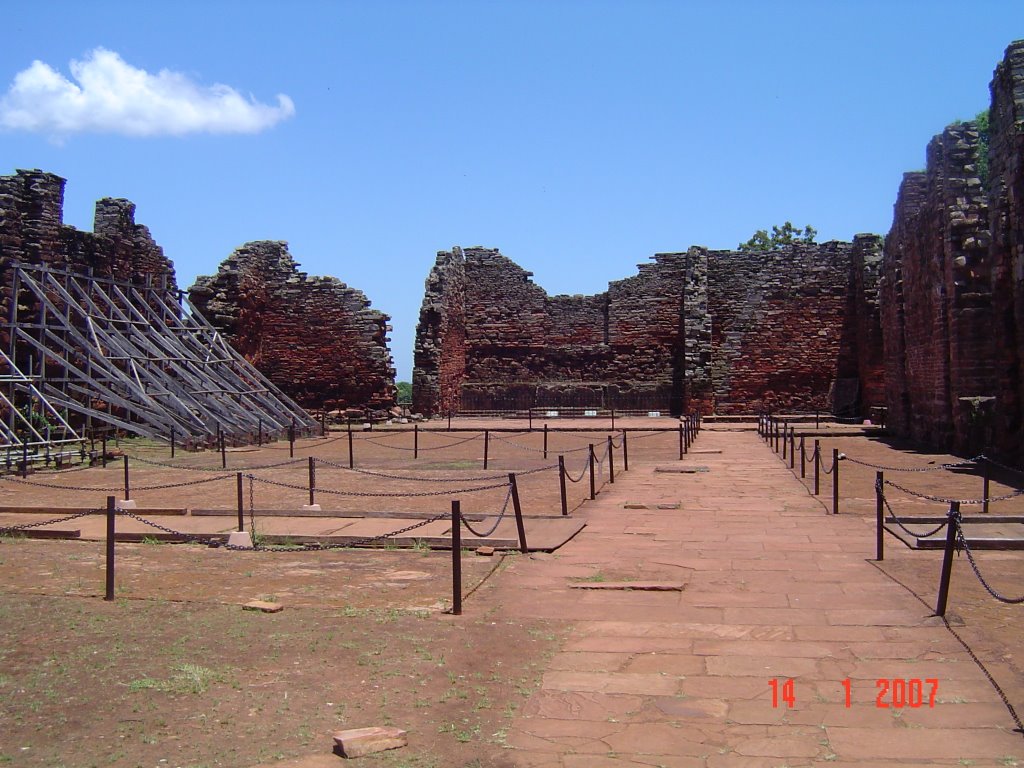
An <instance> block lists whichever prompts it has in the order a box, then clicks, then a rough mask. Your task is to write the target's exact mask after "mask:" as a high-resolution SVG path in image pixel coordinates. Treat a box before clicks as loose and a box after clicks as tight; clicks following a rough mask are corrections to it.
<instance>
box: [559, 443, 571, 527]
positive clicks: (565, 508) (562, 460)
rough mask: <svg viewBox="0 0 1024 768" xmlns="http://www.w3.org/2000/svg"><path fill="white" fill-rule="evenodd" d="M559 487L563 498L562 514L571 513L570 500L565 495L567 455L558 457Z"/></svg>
mask: <svg viewBox="0 0 1024 768" xmlns="http://www.w3.org/2000/svg"><path fill="white" fill-rule="evenodd" d="M558 489H559V491H560V493H561V498H562V514H563V515H568V514H569V501H568V499H566V497H565V456H559V457H558Z"/></svg>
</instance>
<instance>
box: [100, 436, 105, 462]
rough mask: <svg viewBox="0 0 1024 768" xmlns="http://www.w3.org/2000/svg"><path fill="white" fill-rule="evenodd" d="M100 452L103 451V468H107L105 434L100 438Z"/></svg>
mask: <svg viewBox="0 0 1024 768" xmlns="http://www.w3.org/2000/svg"><path fill="white" fill-rule="evenodd" d="M100 450H101V451H103V467H104V468H106V466H107V433H106V432H104V433H103V435H102V437H101V438H100Z"/></svg>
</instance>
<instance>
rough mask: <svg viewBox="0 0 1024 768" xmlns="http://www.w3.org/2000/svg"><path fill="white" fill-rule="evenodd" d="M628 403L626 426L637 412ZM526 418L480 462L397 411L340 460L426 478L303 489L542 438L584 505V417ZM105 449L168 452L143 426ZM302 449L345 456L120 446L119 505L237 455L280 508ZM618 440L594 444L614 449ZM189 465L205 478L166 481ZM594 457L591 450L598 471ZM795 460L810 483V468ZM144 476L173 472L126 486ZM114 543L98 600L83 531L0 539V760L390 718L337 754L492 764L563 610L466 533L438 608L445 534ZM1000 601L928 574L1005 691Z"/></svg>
mask: <svg viewBox="0 0 1024 768" xmlns="http://www.w3.org/2000/svg"><path fill="white" fill-rule="evenodd" d="M638 422H639V423H638V424H637V428H638V429H639V428H642V427H644V426H647V425H648V422H645V421H643V420H638ZM490 424H491V426H507V425H506V424H505V423H501V422H491V423H490ZM627 424H628V425H629V426H631V427H632V426H633V424H629V423H628V422H627ZM535 426H538V425H536V424H535ZM560 426H571V425H565V424H563V425H560ZM826 434H827V431H825V430H822V432H821V433H820V435H821V439H822V440H823V443H822V445H823V450H824V452H825V454H826V456H829V457H830V455H831V448H832V447H833V445H835V446H836V447H838V448H839V449H840V450H842V451H844V452H845V453H847V454H848V455H849V456H850V457H853V458H857V459H860V460H863V461H866V462H877V463H879V464H891V463H893V462H894V461H897V460H898V461H901V462H905V464H901V465H900V466H908V467H918V466H928V465H929V462H935V463H942V462H943V461H945V460H947V459H949V458H953V457H943V456H937V455H933V454H918V453H913V452H900V453H894V451H893V450H892V448H891V447H890V446H889V445H887V444H885V443H882V442H879V441H875V440H869V439H865V438H863V437H849V438H829V437H826ZM467 438H469V439H467ZM542 439H543V436H542V433H540V432H538V431H535V432H533V433H531V434H519V435H510V434H501V435H500V437H498V436H496V434H492V435H491V436H490V440H489V444H488V454H489V455H488V465H489V466H488V470H486V471H485V470H483V468H482V458H483V440H482V436H480V435H477V436H476V437H473V435H472V434H471V433H458V432H452V433H444V434H423V433H421V434H420V454H419V456H418V457H417V458H415V459H414V458H413V457H412V456H411V447H412V441H411V436H410V435H408V434H407V433H406V434H404V435H388V434H386V433H379V434H378V433H376V432H375V433H360V434H359V435H358V436H357V437H355V441H354V451H355V457H356V468H357V469H359V468H363V469H368V470H371V471H377V472H383V473H386V474H393V475H399V476H402V475H409V476H413V475H416V476H418V477H424V476H426V477H430V478H431V480H430V482H426V483H424V482H417V483H412V482H411V481H410V483H409V484H408V485H406V483H405V482H404V481H402V480H396V479H394V477H391V478H386V477H379V476H375V475H353V474H352V473H349V472H347V471H346V470H344V469H337V468H333V467H321V466H319V465H318V468H317V486H318V488H319V489H321V491H320V492H318V494H319V495H318V497H317V501H318V502H319V503H321V504H322V505H323V506H324V508H325V509H338V510H347V511H353V512H355V511H358V512H365V513H368V514H371V513H373V512H375V511H377V512H379V511H399V512H425V511H433V510H438V511H442V510H443V509H445V507H446V506H447V504H448V503H449V499H450V498H451V497H450V496H449V495H448V493H447V492H448V491H449V490H450V489H451V488H452V487H453V485H454V486H455V487H456V488H464V487H471V486H472V485H473V484H474V483H478V484H479V483H482V482H483V481H480V480H479V479H476V478H481V477H486V476H488V475H491V476H493V475H495V474H501V473H507V472H511V471H516V472H526V471H528V470H531V469H541V468H544V467H546V466H550V465H551V464H552V463H553V462H554V461H557V459H556V458H555V457H557V455H558V452H562V454H563V455H564V456H565V460H566V467H567V469H568V471H569V474H570V476H572V477H579V478H580V482H578V483H575V484H570V508H571V509H573V510H575V511H574V514H575V515H579V516H581V517H584V518H585V515H586V505H585V503H584V500H585V498H586V496H587V493H588V490H589V488H588V479H587V478H586V476H585V474H584V461H585V455H586V451H587V445H588V444H589V443H591V442H593V443H596V444H597V450H598V452H599V453H601V452H602V451H603V448H602V441H603V440H604V439H605V435H604V434H601V433H586V432H577V433H573V434H557V435H556V434H554V433H551V434H549V457H548V459H544V457H543V454H542V453H541V451H542V450H543V447H542ZM458 441H464V442H458ZM118 448H119V449H124V450H126V451H127V452H128V453H129V454H131V455H132V456H136V457H141V458H144V459H147V460H149V461H159V462H164V463H169V462H168V460H169V456H168V453H167V450H166V448H161V447H154V446H148V445H145V444H140V443H127V444H123V445H121V446H118ZM696 448H697V449H699V442H698V444H697V446H696ZM677 452H678V439H677V436H676V435H675V434H674V433H668V434H650V433H648V434H646V435H644V434H640V433H638V434H637V435H635V436H633V435H631V436H630V439H629V455H630V460H631V461H638V462H660V461H669V460H672V459H674V458H676V457H677ZM309 455H315V456H316V457H317V458H318V459H326V460H327V461H333V462H335V463H340V464H343V465H345V466H347V462H348V445H347V435H341V436H338V435H334V436H332V437H330V438H326V439H324V438H321V439H312V440H305V441H301V442H300V443H299V444H298V445H297V447H296V459H297V460H298V461H297V462H296V463H295V464H289V465H286V466H279V467H273V468H269V469H249V468H251V467H258V466H261V465H266V464H272V463H278V462H282V461H288V446H287V444H284V445H282V444H276V445H273V446H269V447H264V448H263V449H262V450H237V451H231V452H229V454H228V457H227V459H228V469H227V472H225V473H221V472H219V471H215V472H212V473H200V472H199V471H195V469H184V468H183V467H193V468H204V469H212V470H219V468H220V456H219V455H217V454H213V453H205V454H195V455H190V456H184V457H183V456H182V455H181V454H179V456H178V457H176V459H175V462H174V463H175V464H176V465H180V466H179V467H176V468H171V467H167V466H159V465H155V464H144V463H143V462H140V461H134V460H133V461H132V462H131V463H130V466H131V483H132V486H133V488H136V489H138V490H136V491H134V492H133V493H132V498H133V499H138V500H139V503H140V506H142V507H161V506H174V507H203V508H210V507H219V508H222V509H226V510H230V509H233V508H234V507H235V504H236V497H235V477H234V474H233V473H234V472H236V471H244V472H246V473H251V474H253V475H255V476H257V477H260V478H264V479H266V480H270V481H275V482H279V483H283V484H285V485H272V484H269V483H267V482H262V481H254V482H253V487H254V494H253V495H254V496H255V499H254V501H253V506H254V507H256V508H257V509H259V508H282V507H290V508H295V507H297V506H298V505H300V504H304V503H307V501H308V498H307V491H306V486H305V484H306V481H307V475H306V472H307V467H306V463H307V461H306V457H308V456H309ZM621 459H622V456H621V452H620V451H617V452H616V453H615V461H616V465H617V467H619V468H621V463H620V462H621ZM243 468H244V469H243ZM619 471H621V469H620V470H619ZM874 471H875V470H874V469H871V468H869V467H865V466H862V465H858V464H855V463H853V462H844V463H843V464H842V467H841V484H842V485H841V487H842V489H843V490H842V504H843V507H842V510H841V511H842V514H852V515H862V516H864V517H865V518H871V519H873V516H874V491H873V487H874ZM798 473H799V470H797V474H798ZM207 476H209V477H216V478H218V479H217V480H216V481H213V482H208V483H201V484H198V485H191V484H190V485H178V484H179V483H193V482H195V480H196V479H199V480H204V479H206V478H207ZM893 477H895V475H893ZM29 479H30V480H32V481H34V482H46V483H48V484H51V485H60V486H62V487H61V488H59V489H58V488H48V487H42V486H39V485H26V484H21V483H17V482H0V505H7V506H11V505H30V504H31V505H36V506H40V505H42V506H47V507H51V508H59V507H68V506H77V505H91V504H96V505H97V506H99V504H100V503H101V502H102V500H103V498H104V497H105V495H106V494H107V493H108V492H116V491H117V490H118V489H119V487H120V483H121V481H122V479H123V469H122V467H121V466H120V465H117V466H110V467H108V468H107V469H101V468H95V469H89V470H85V471H79V472H66V473H60V474H57V475H55V474H54V473H49V474H43V473H38V474H35V475H32V476H31V477H30V478H29ZM608 479H609V478H608V476H607V470H606V471H605V474H603V475H602V476H601V477H600V478H599V484H603V483H604V482H607V480H608ZM452 481H458V482H457V483H453V482H452ZM804 482H805V483H806V484H807V486H808V489H809V490H808V492H810V482H811V480H810V473H808V477H807V479H806V480H805V481H804ZM830 482H831V478H830V477H826V476H823V478H822V495H821V497H820V498H821V500H822V502H823V508H822V512H823V514H826V513H827V511H828V506H829V505H830V503H831V495H830V488H831V486H830V485H829V483H830ZM905 482H906V484H907V485H908V486H910V485H913V487H914V488H921V489H922V490H928V491H930V492H931V493H949V494H964V496H963V497H964V498H966V497H968V496H977V495H980V485H979V482H980V481H979V480H978V478H977V477H974V476H968V475H965V474H963V473H949V472H929V473H922V474H920V475H914V476H913V481H911V480H905ZM157 485H169V486H173V487H167V488H154V489H152V490H143V489H144V488H147V487H150V486H157ZM286 486H293V487H286ZM1013 487H1015V486H1014V479H1013V478H1012V477H1010V478H1001V479H999V480H998V481H997V482H995V483H993V488H992V493H993V494H994V495H995V494H998V493H999V492H1001V491H1005V490H1007V489H1010V488H1013ZM1016 487H1019V486H1016ZM406 488H415V489H416V490H415V491H410V492H408V493H415V492H421V489H427V490H428V491H431V492H434V491H439V492H440V493H439V495H437V496H413V495H406V496H397V495H395V496H392V495H380V496H349V495H340V494H337V495H334V494H330V493H326V492H325V491H328V490H335V491H341V492H346V493H347V492H349V491H353V490H354V491H358V492H367V493H378V494H390V493H407V491H405V490H404V489H406ZM82 489H88V490H82ZM520 489H521V492H522V496H523V506H524V511H525V512H526V513H527V514H538V515H546V514H550V515H557V514H559V511H560V510H559V494H558V484H557V473H555V472H552V471H543V472H536V473H534V474H530V475H524V476H523V477H522V479H521V480H520ZM503 494H504V491H503V490H497V491H487V492H481V493H479V494H459V495H460V496H461V497H462V498H463V509H464V510H466V509H467V506H468V507H469V509H468V511H481V512H485V511H492V512H493V511H496V509H497V508H498V507H500V505H501V502H502V497H503ZM116 495H118V496H120V493H116ZM247 503H248V500H247ZM892 503H893V505H894V507H897V508H898V510H899V513H900V514H901V515H902V514H904V513H906V514H930V515H935V514H941V513H942V510H941V509H940V508H938V507H937V506H936V505H935V504H926V503H924V502H921V501H918V500H914V499H913V498H912V497H910V496H907V495H903V496H900V495H899V494H898V493H896V492H893V493H892ZM993 512H994V513H1000V514H1021V512H1022V504H1021V503H1020V500H1019V499H1018V500H1015V501H1014V502H1007V503H1006V504H1005V505H1004V506H1003V507H993ZM887 547H889V550H888V551H887V552H888V555H887V559H886V561H885V562H884V563H882V564H880V567H881V568H883V569H884V570H886V572H888V573H890V574H891V575H892V576H894V577H895V578H898V579H900V580H901V581H902V582H903V583H905V584H906V585H907V586H908V588H910V589H912V590H913V591H915V593H916V594H919V595H921V596H922V599H923V600H924V601H925V602H929V603H930V602H932V601H933V600H934V590H935V583H936V580H937V575H938V565H937V563H938V559H939V557H940V555H939V553H936V552H920V551H918V552H911V551H909V550H906V549H905V548H903V547H902V545H900V544H898V543H897V542H896V541H895V540H894V539H892V538H891V537H890V538H888V539H887ZM117 551H118V562H119V571H118V579H117V591H116V599H115V600H114V601H112V602H106V601H104V600H103V599H102V595H103V586H104V585H103V544H102V543H101V542H87V541H40V540H29V539H21V538H17V537H4V538H0V593H2V596H0V765H7V764H9V765H12V766H65V767H66V768H86V767H89V766H145V767H146V768H164V767H167V766H178V767H179V768H186V767H187V768H200V766H228V767H230V768H235V767H236V766H237V767H238V768H241V767H243V766H257V765H259V766H263V765H272V764H275V763H277V764H281V765H290V764H291V761H292V760H293V759H297V758H302V757H303V756H308V755H325V754H326V755H330V750H331V746H332V741H331V736H332V734H333V733H334V732H336V731H338V730H340V729H343V728H354V727H364V726H370V725H396V726H398V727H401V728H405V729H407V730H408V731H409V742H410V743H409V746H408V747H406V748H404V749H400V750H394V751H391V752H385V753H381V754H380V755H377V756H373V757H367V758H361V759H360V760H359V761H357V762H356V763H355V764H357V765H370V766H382V767H383V768H388V767H390V768H440V766H446V767H447V766H453V767H455V768H460V767H461V768H485V766H486V767H490V766H495V767H500V766H502V765H508V764H510V763H509V762H508V758H507V755H508V754H509V753H508V751H507V750H506V749H505V744H504V734H505V728H507V726H508V725H509V723H510V722H511V719H512V717H514V716H515V714H516V712H518V711H519V710H520V708H521V707H522V705H523V704H524V703H525V702H526V700H527V698H528V697H529V696H530V694H531V693H532V692H533V691H534V690H535V689H536V687H537V685H538V682H539V679H540V675H541V673H542V671H543V670H544V667H545V663H546V660H547V659H548V658H549V657H550V655H551V654H552V653H554V652H555V651H556V650H557V649H558V648H559V647H560V646H561V644H562V642H563V641H564V639H565V637H566V636H567V632H568V631H569V629H570V628H569V627H568V626H567V625H566V624H564V623H562V622H557V621H540V620H531V619H529V618H523V617H520V616H510V615H506V614H505V612H504V611H503V609H502V605H501V604H500V602H499V601H497V600H495V599H494V596H495V594H496V585H498V584H500V583H501V580H502V579H503V574H504V573H505V571H506V570H507V569H508V566H509V564H512V563H520V562H524V561H523V560H522V558H524V557H527V556H524V555H519V554H515V553H511V554H506V555H501V554H500V553H499V555H498V556H496V557H482V556H477V555H473V554H472V553H466V556H465V557H464V558H463V562H464V565H463V568H464V590H463V591H464V594H465V604H464V614H463V615H462V616H452V615H450V614H448V613H445V612H444V609H445V608H446V607H448V606H449V605H450V598H451V595H450V591H451V586H450V553H448V552H443V551H430V550H428V549H425V548H422V549H415V550H388V549H374V550H368V549H339V550H332V551H321V552H298V551H296V552H282V553H247V552H234V551H227V550H224V549H222V548H221V549H213V548H207V547H204V546H199V545H184V544H175V545H170V544H155V543H144V544H118V545H117ZM980 555H981V560H982V563H983V564H984V566H985V568H986V572H987V573H989V574H990V575H991V576H992V578H993V581H994V582H995V584H996V585H997V586H998V587H1000V588H1001V589H1002V590H1003V591H1004V592H1007V593H1012V594H1014V595H1018V594H1020V593H1021V592H1022V591H1024V587H1022V585H1024V566H1022V563H1024V555H1022V553H1020V552H983V553H980ZM555 556H556V557H557V553H556V555H555ZM512 570H515V569H512ZM252 599H262V600H265V601H270V602H276V603H278V604H280V605H282V606H283V610H282V611H280V612H278V613H272V614H265V613H257V612H253V611H247V610H243V608H242V604H243V603H245V602H247V601H249V600H252ZM1020 611H1021V606H1006V605H1003V604H1000V603H997V602H996V601H994V600H992V599H991V598H990V597H989V596H988V595H987V594H986V593H985V592H984V590H983V589H982V588H981V586H980V585H979V584H978V583H977V580H976V579H974V578H973V576H972V575H970V573H969V571H968V568H967V565H966V563H965V562H964V559H963V558H960V559H959V560H958V562H957V564H956V567H955V572H954V582H953V588H952V591H951V596H950V613H951V614H953V619H954V623H956V624H960V623H961V620H962V624H963V626H962V627H960V628H959V629H958V631H960V632H961V633H962V634H963V635H964V637H965V638H966V639H967V640H968V641H969V642H970V643H971V644H972V647H974V648H975V650H976V651H978V652H979V654H984V656H985V659H986V662H987V663H990V664H992V665H993V669H994V670H995V671H996V673H997V674H1000V673H1001V672H1002V670H1004V669H1005V671H1006V674H1003V675H1002V676H1001V677H1000V680H1004V681H1009V682H1008V683H1007V685H1006V686H1005V687H1006V688H1007V693H1008V695H1010V697H1011V700H1012V701H1016V702H1021V701H1024V686H1019V685H1017V683H1016V682H1015V681H1020V680H1024V653H1022V646H1021V642H1020V635H1019V626H1020V622H1019V619H1018V618H1017V617H1018V616H1019V615H1020ZM334 759H336V760H339V764H340V759H338V758H334ZM296 765H298V764H296ZM309 765H311V766H312V765H313V763H310V764H309Z"/></svg>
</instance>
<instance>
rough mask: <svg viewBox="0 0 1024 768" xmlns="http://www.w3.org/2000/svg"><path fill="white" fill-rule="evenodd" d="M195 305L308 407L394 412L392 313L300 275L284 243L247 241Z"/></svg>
mask: <svg viewBox="0 0 1024 768" xmlns="http://www.w3.org/2000/svg"><path fill="white" fill-rule="evenodd" d="M189 300H190V301H191V302H192V303H193V305H195V306H196V308H197V309H199V311H200V312H202V313H203V315H204V316H205V317H206V319H207V320H209V321H210V322H211V323H212V324H213V325H214V326H215V327H217V328H218V329H219V330H220V331H222V332H223V333H224V336H225V338H226V339H227V340H228V342H229V343H230V344H231V345H232V346H233V347H234V348H235V349H237V350H238V351H239V352H240V353H241V354H242V355H244V356H245V358H246V359H247V360H249V361H250V362H251V363H252V364H253V365H255V366H256V368H257V369H258V370H259V371H260V372H261V373H263V374H264V375H265V376H266V377H267V378H268V379H270V381H271V382H273V383H274V384H275V385H276V386H278V387H280V388H281V389H282V391H284V392H285V393H286V394H288V395H289V396H290V397H292V398H293V399H294V400H295V401H296V402H298V403H299V404H300V405H302V406H303V407H306V408H323V409H326V410H334V409H345V408H363V407H369V408H373V409H378V408H380V409H385V408H390V407H392V406H393V405H394V403H395V395H396V390H395V371H394V369H393V368H392V364H391V362H392V361H391V355H390V352H389V351H388V346H387V342H388V337H387V334H388V331H390V330H391V327H390V326H389V325H388V320H389V319H390V318H389V317H388V315H386V314H384V313H382V312H379V311H377V310H373V309H370V302H369V300H368V299H367V298H366V296H365V295H364V294H363V293H362V292H361V291H359V290H356V289H355V288H352V287H350V286H348V285H346V284H345V283H342V282H341V281H339V280H337V279H335V278H333V277H311V276H309V275H307V274H306V273H305V272H300V271H299V269H298V264H296V262H295V260H294V259H293V258H292V256H291V254H290V253H289V252H288V244H287V243H285V242H281V241H271V240H265V241H258V242H252V243H246V244H245V245H243V246H242V247H241V248H239V249H237V250H236V251H235V252H234V253H233V254H231V256H229V257H228V258H227V259H226V260H225V261H224V262H223V263H222V264H221V265H220V268H219V270H218V272H217V274H216V275H213V276H206V277H199V278H197V279H196V283H195V285H193V286H192V287H191V288H190V289H189Z"/></svg>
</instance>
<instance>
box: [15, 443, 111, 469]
mask: <svg viewBox="0 0 1024 768" xmlns="http://www.w3.org/2000/svg"><path fill="white" fill-rule="evenodd" d="M25 439H26V440H27V439H28V435H25ZM104 453H106V451H104ZM103 466H106V463H104V465H103ZM21 477H22V479H24V478H26V477H28V443H22V444H21Z"/></svg>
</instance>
